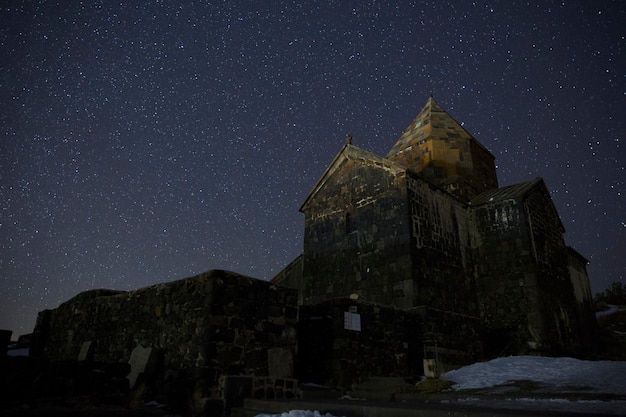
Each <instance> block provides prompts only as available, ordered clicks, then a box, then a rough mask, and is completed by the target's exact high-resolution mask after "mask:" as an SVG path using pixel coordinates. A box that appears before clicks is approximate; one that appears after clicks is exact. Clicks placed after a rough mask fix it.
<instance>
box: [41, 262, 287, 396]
mask: <svg viewBox="0 0 626 417" xmlns="http://www.w3.org/2000/svg"><path fill="white" fill-rule="evenodd" d="M297 316H298V308H297V291H296V290H293V289H289V288H285V287H276V286H274V285H272V284H270V283H269V282H266V281H260V280H257V279H253V278H249V277H245V276H241V275H237V274H233V273H229V272H225V271H209V272H206V273H203V274H200V275H198V276H195V277H192V278H187V279H182V280H178V281H174V282H169V283H165V284H158V285H154V286H151V287H147V288H142V289H139V290H136V291H130V292H115V291H108V290H94V291H87V292H84V293H81V294H79V295H77V296H76V297H74V298H72V299H71V300H69V301H67V302H65V303H63V304H61V305H60V306H59V307H58V308H57V309H55V310H46V311H44V312H42V313H40V316H39V318H38V322H37V325H36V328H35V332H34V334H33V344H34V346H33V351H34V352H36V353H39V354H40V355H42V356H44V357H45V358H46V359H48V360H50V361H72V360H77V359H78V358H79V355H80V356H82V358H81V359H87V360H93V361H96V362H103V363H126V362H128V361H129V359H130V355H131V352H132V351H133V349H134V348H135V347H137V346H143V347H145V348H151V349H152V350H153V351H156V352H158V356H159V357H158V366H159V367H160V369H161V374H166V373H167V372H169V373H170V375H175V374H176V373H175V372H173V370H186V371H185V372H186V373H189V370H190V369H192V370H193V369H195V370H196V371H193V372H195V373H196V374H198V375H201V376H202V377H201V379H202V380H203V384H204V392H203V393H200V395H202V396H204V397H205V398H216V397H219V393H218V391H219V390H218V381H219V379H220V377H223V376H225V375H238V376H252V377H274V378H291V377H292V376H293V366H294V365H293V364H294V354H295V345H296V323H297ZM88 342H91V343H88ZM81 348H82V349H83V351H82V352H81Z"/></svg>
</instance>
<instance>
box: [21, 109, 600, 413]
mask: <svg viewBox="0 0 626 417" xmlns="http://www.w3.org/2000/svg"><path fill="white" fill-rule="evenodd" d="M300 211H301V212H302V213H303V214H304V216H305V223H304V227H305V230H304V250H303V253H302V254H301V255H300V256H298V257H297V258H296V259H295V260H294V261H293V262H291V264H290V265H288V266H287V267H286V268H285V269H284V270H283V271H281V272H280V273H279V274H278V275H277V276H276V277H274V278H273V279H272V280H271V282H268V281H264V280H259V279H254V278H250V277H245V276H241V275H239V274H236V273H232V272H228V271H220V270H212V271H208V272H205V273H203V274H199V275H197V276H194V277H190V278H186V279H180V280H176V281H173V282H168V283H162V284H157V285H153V286H150V287H146V288H141V289H138V290H134V291H129V292H123V291H112V290H92V291H86V292H84V293H81V294H78V295H77V296H75V297H74V298H72V299H70V300H68V301H66V302H65V303H63V304H61V305H60V306H59V307H58V308H56V309H53V310H44V311H42V312H40V313H39V316H38V319H37V325H36V327H35V330H34V332H33V336H32V345H31V356H33V357H40V358H45V359H46V360H48V361H50V362H51V363H67V361H76V360H77V359H78V361H80V362H85V363H88V364H91V365H89V366H91V367H98V366H100V367H101V364H107V367H105V368H103V369H118V368H119V367H120V366H122V365H123V367H122V368H123V369H122V368H120V369H121V370H120V371H119V372H120V373H121V374H124V375H126V374H128V377H127V379H128V382H124V383H123V384H121V386H123V387H124V388H125V389H126V390H128V389H131V390H135V391H136V392H143V391H146V390H149V391H150V392H152V393H153V395H154V398H156V399H158V400H159V401H162V402H166V403H180V404H190V406H191V405H194V404H196V403H198V404H200V405H198V407H200V406H201V407H203V408H205V409H206V408H207V407H212V408H211V410H213V411H212V412H211V413H209V414H210V415H223V414H226V415H228V413H229V410H230V409H232V408H234V407H239V406H241V404H243V401H244V399H245V398H246V397H250V396H254V397H256V398H292V397H294V396H298V395H299V394H298V392H299V390H300V388H299V387H300V385H299V382H298V381H300V382H315V383H318V384H323V385H325V386H327V387H333V388H336V389H340V390H342V391H344V392H351V390H354V388H355V387H356V386H358V385H359V384H362V383H367V381H371V380H373V379H374V380H375V379H376V378H379V379H381V378H382V379H389V378H391V379H393V378H396V380H398V379H399V381H405V379H406V378H413V377H416V376H421V375H427V376H437V375H439V374H441V371H442V367H443V368H444V370H445V369H450V368H452V367H455V366H458V365H462V364H467V363H470V362H472V361H476V360H480V359H490V358H493V357H496V356H502V355H512V354H541V355H574V356H591V355H592V354H593V352H594V343H595V340H596V338H595V334H596V327H595V325H596V322H595V316H594V312H593V307H592V298H591V290H590V285H589V278H588V276H587V271H586V264H587V261H586V260H585V258H584V257H582V256H581V255H580V254H578V253H577V252H576V251H575V250H574V249H572V248H570V247H568V246H567V245H566V244H565V242H564V240H563V233H564V231H565V229H564V227H563V224H562V223H561V220H560V219H559V215H558V213H557V210H556V208H555V206H554V204H553V202H552V200H551V198H550V194H549V192H548V189H547V187H546V184H545V183H544V181H543V180H542V179H541V178H536V179H533V180H530V181H527V182H523V183H520V184H515V185H510V186H505V187H499V185H498V179H497V175H496V169H495V164H494V156H493V155H492V154H491V153H490V152H489V151H488V150H487V149H486V148H485V147H484V146H483V145H481V144H480V143H479V142H478V141H477V140H476V139H475V138H474V137H473V136H472V135H471V134H470V133H469V132H468V131H467V130H465V129H464V128H463V127H462V126H461V125H460V124H459V123H457V122H456V121H455V120H454V119H453V118H452V117H450V115H448V114H447V113H446V112H445V111H444V110H443V109H442V108H441V106H439V104H437V102H435V100H434V99H433V98H432V97H430V98H429V99H428V101H427V102H426V105H425V106H424V108H423V109H422V110H421V112H420V113H419V114H418V116H417V117H416V118H415V120H413V122H411V124H410V125H409V127H408V128H407V129H406V131H405V132H404V134H403V135H402V136H401V137H400V138H399V139H398V140H397V141H396V142H395V144H393V146H392V147H391V150H390V151H389V153H388V154H387V155H386V156H384V157H382V156H379V155H375V154H373V153H371V152H368V151H366V150H364V149H361V148H359V147H357V146H355V145H353V144H352V141H351V138H350V137H348V138H347V139H346V143H345V145H344V146H343V147H342V148H341V149H340V150H339V152H338V153H337V155H336V156H335V158H334V159H333V160H332V161H331V163H330V165H329V166H328V168H327V169H326V171H325V172H324V173H323V175H322V176H321V178H320V179H319V180H318V181H317V183H316V184H315V185H314V186H313V189H312V190H311V192H310V194H309V195H308V196H307V197H306V199H305V201H304V203H303V204H302V207H301V208H300ZM111 367H113V368H111ZM81 369H82V368H81ZM88 369H91V368H88ZM98 370H100V368H98ZM129 370H130V372H129ZM98 372H99V371H98ZM90 375H91V374H90ZM131 376H132V377H131ZM73 378H74V382H73V384H74V385H72V386H73V387H74V388H76V389H79V388H81V387H83V386H85V387H88V386H89V385H88V384H87V385H86V384H83V381H82V380H80V379H76V378H77V377H73ZM394 381H395V380H394ZM68 383H69V382H67V381H64V382H63V384H65V385H67V384H68ZM54 385H55V386H56V385H58V384H56V383H55V384H54ZM142 387H148V388H146V389H143V388H142ZM85 389H87V388H85ZM373 391H375V392H374V393H370V394H366V395H365V396H366V397H367V398H370V396H371V395H373V394H375V393H376V391H380V389H378V388H376V389H374V390H373ZM124 392H126V391H124ZM358 395H361V394H358ZM196 400H197V401H196Z"/></svg>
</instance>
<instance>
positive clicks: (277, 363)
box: [267, 347, 293, 378]
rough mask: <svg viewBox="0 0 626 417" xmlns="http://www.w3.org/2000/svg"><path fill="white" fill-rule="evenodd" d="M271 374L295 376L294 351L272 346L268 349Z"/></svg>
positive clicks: (281, 376)
mask: <svg viewBox="0 0 626 417" xmlns="http://www.w3.org/2000/svg"><path fill="white" fill-rule="evenodd" d="M267 362H268V367H269V374H270V376H271V377H273V378H291V377H292V376H293V352H292V351H291V349H288V348H281V347H277V348H270V349H268V351H267Z"/></svg>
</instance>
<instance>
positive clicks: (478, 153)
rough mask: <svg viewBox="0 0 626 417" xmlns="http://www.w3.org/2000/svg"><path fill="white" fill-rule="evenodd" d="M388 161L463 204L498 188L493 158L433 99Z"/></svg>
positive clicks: (390, 152) (403, 135) (427, 103)
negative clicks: (479, 194) (452, 195)
mask: <svg viewBox="0 0 626 417" xmlns="http://www.w3.org/2000/svg"><path fill="white" fill-rule="evenodd" d="M387 159H389V160H391V161H393V162H395V163H397V164H400V165H402V166H404V167H406V168H408V169H410V170H412V171H414V172H416V173H419V174H420V175H421V176H422V177H423V178H425V179H427V180H428V181H430V182H432V183H433V184H435V185H437V186H440V187H442V188H445V189H447V190H448V191H449V192H451V193H453V194H455V195H457V196H458V197H460V198H462V199H464V200H468V199H470V198H472V197H473V196H474V195H476V194H478V193H481V192H483V191H485V190H488V189H491V188H497V186H498V180H497V177H496V171H495V163H494V160H495V158H494V156H493V155H492V154H491V153H490V152H489V151H488V150H487V149H486V148H485V147H484V146H482V145H481V144H480V143H479V142H478V141H477V140H476V139H474V137H473V136H472V135H471V134H470V133H469V132H468V131H467V130H465V128H463V126H461V124H460V123H459V122H457V121H456V120H454V118H452V116H450V115H449V114H448V113H446V111H445V110H444V109H443V108H442V107H441V106H440V105H439V104H438V103H437V102H436V101H435V99H434V98H433V97H432V96H430V97H429V98H428V101H427V102H426V105H425V106H424V107H423V108H422V110H421V111H420V113H419V114H418V115H417V117H416V118H415V119H413V121H412V122H411V124H410V125H409V126H408V127H407V129H406V130H405V131H404V133H403V134H402V136H400V138H399V139H398V140H397V141H396V143H395V145H394V146H393V147H392V148H391V150H390V151H389V153H388V154H387Z"/></svg>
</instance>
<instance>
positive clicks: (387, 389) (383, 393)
mask: <svg viewBox="0 0 626 417" xmlns="http://www.w3.org/2000/svg"><path fill="white" fill-rule="evenodd" d="M408 385H409V384H408V383H407V382H406V380H405V378H402V377H373V378H368V379H367V380H365V381H363V382H361V383H360V384H358V385H356V386H354V388H353V389H352V390H350V391H348V392H347V395H348V396H350V397H352V398H355V399H357V398H362V399H367V400H390V399H393V398H394V396H395V394H396V393H397V392H401V388H402V387H403V386H404V387H406V386H408Z"/></svg>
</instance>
